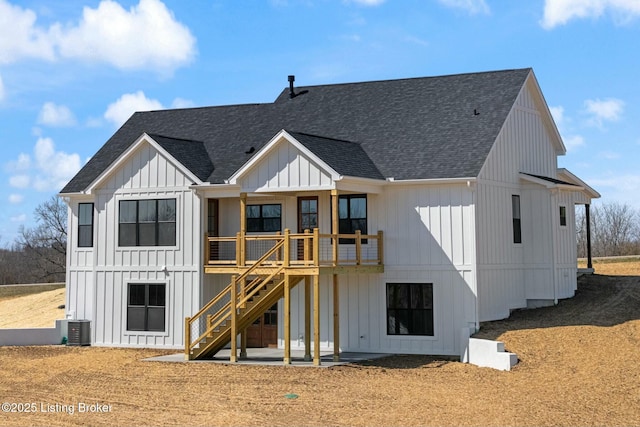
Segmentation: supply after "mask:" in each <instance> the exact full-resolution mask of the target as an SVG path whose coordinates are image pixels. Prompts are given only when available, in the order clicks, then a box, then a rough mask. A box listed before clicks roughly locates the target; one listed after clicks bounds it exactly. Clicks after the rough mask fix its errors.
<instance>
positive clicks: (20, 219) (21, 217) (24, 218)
mask: <svg viewBox="0 0 640 427" xmlns="http://www.w3.org/2000/svg"><path fill="white" fill-rule="evenodd" d="M9 220H10V221H11V222H26V221H27V214H20V215H15V216H12V217H11V218H9Z"/></svg>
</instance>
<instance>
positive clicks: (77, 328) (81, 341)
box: [67, 320, 91, 345]
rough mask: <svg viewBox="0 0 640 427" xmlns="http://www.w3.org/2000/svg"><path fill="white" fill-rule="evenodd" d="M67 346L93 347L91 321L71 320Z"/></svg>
mask: <svg viewBox="0 0 640 427" xmlns="http://www.w3.org/2000/svg"><path fill="white" fill-rule="evenodd" d="M67 345H91V321H90V320H69V323H68V332H67Z"/></svg>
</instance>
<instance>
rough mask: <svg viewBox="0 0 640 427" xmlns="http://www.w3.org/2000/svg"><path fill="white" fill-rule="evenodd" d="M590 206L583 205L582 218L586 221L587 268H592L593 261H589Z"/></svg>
mask: <svg viewBox="0 0 640 427" xmlns="http://www.w3.org/2000/svg"><path fill="white" fill-rule="evenodd" d="M590 208H591V205H589V204H588V203H587V204H585V205H584V216H585V220H586V221H587V268H593V262H592V261H593V260H592V259H591V213H590Z"/></svg>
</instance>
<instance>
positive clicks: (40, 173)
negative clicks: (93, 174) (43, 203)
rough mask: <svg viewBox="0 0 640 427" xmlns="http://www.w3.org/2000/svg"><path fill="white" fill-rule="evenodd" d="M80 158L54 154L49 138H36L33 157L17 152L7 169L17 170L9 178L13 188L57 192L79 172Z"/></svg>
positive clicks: (58, 153) (54, 150)
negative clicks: (15, 158)
mask: <svg viewBox="0 0 640 427" xmlns="http://www.w3.org/2000/svg"><path fill="white" fill-rule="evenodd" d="M80 166H81V165H80V156H79V155H78V154H68V153H65V152H63V151H57V150H56V148H55V145H54V143H53V141H52V140H51V138H38V141H37V142H36V144H35V146H34V148H33V157H31V156H29V155H28V154H25V153H21V154H20V155H19V156H18V159H17V160H15V161H12V162H9V163H8V165H7V169H8V170H10V171H19V173H16V174H14V175H12V176H10V177H9V185H10V186H11V187H14V188H20V189H25V188H34V189H36V190H38V191H51V190H60V189H62V187H63V186H64V185H65V184H66V183H67V182H68V181H69V180H70V179H71V178H72V177H73V175H75V174H76V172H78V171H79V170H80Z"/></svg>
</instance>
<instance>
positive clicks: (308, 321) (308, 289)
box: [304, 276, 312, 362]
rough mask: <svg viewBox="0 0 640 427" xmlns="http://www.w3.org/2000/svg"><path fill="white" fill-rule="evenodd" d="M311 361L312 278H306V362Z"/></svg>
mask: <svg viewBox="0 0 640 427" xmlns="http://www.w3.org/2000/svg"><path fill="white" fill-rule="evenodd" d="M311 360H312V359H311V277H310V276H305V277H304V361H305V362H310V361H311Z"/></svg>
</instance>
